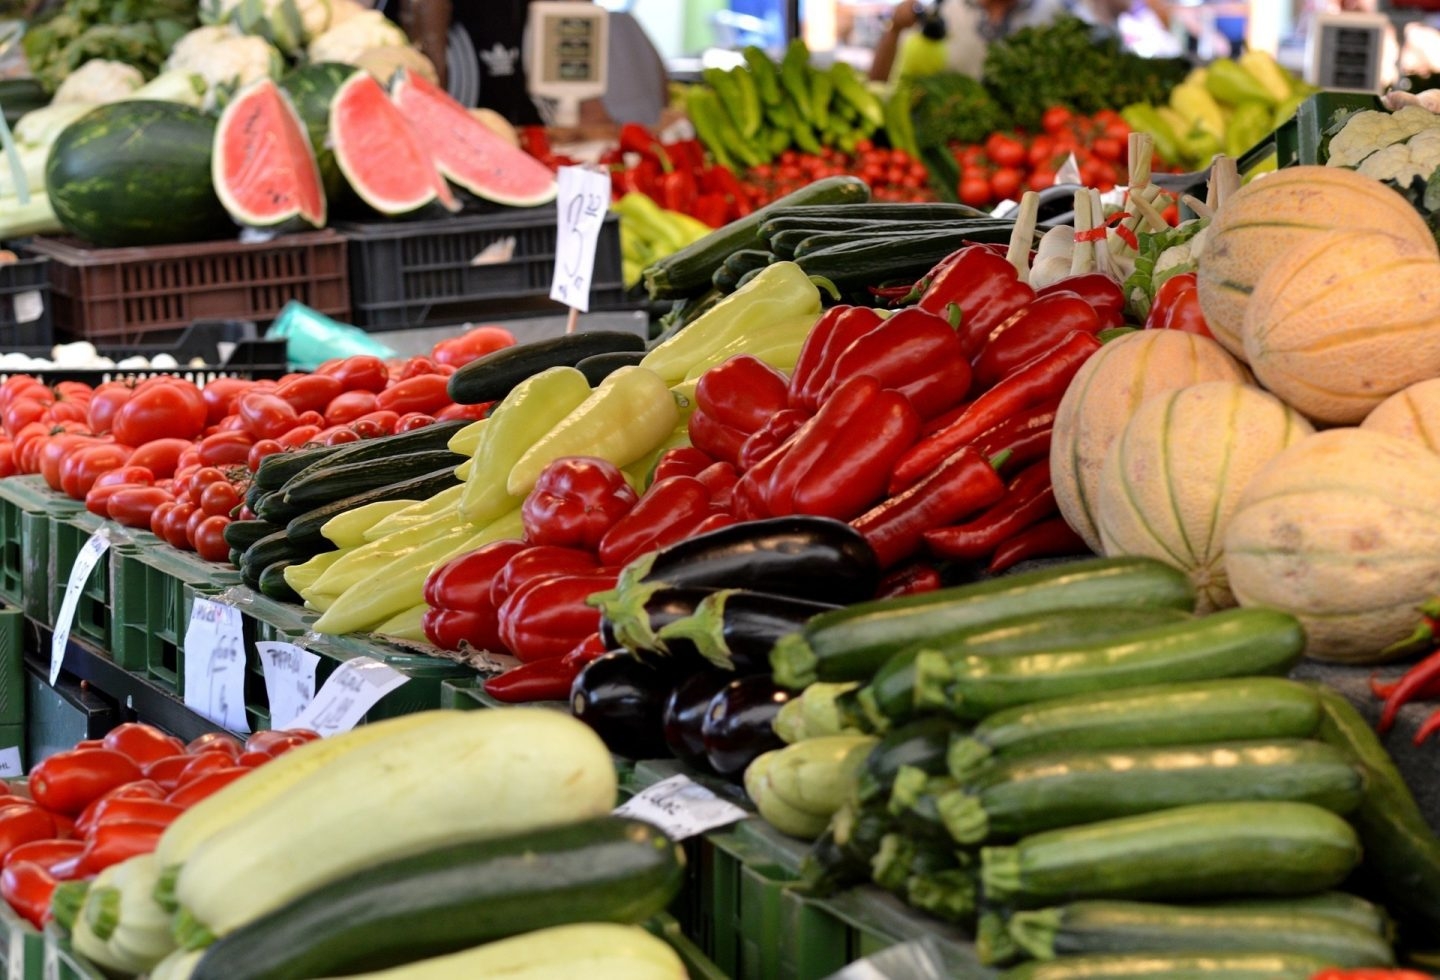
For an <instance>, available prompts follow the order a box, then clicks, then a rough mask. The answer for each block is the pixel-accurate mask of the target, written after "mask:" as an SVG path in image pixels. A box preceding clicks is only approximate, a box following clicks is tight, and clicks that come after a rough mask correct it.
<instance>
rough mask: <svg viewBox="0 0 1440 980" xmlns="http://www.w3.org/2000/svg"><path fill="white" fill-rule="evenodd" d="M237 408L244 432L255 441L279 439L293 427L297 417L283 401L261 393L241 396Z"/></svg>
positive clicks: (296, 413)
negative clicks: (243, 423)
mask: <svg viewBox="0 0 1440 980" xmlns="http://www.w3.org/2000/svg"><path fill="white" fill-rule="evenodd" d="M238 408H239V414H240V417H241V418H242V419H244V421H245V431H246V432H248V433H250V434H251V435H252V436H254V437H255V438H256V439H276V438H279V437H280V436H282V435H284V434H285V433H287V432H289V431H290V430H291V429H293V428H294V427H295V422H296V418H297V416H298V415H299V413H298V412H296V411H295V408H294V407H293V406H292V405H291V404H290V403H289V402H287V401H286V400H285V399H283V398H281V397H279V396H278V395H272V394H267V393H266V392H263V391H249V392H246V393H245V394H243V395H241V396H240V401H239V402H238Z"/></svg>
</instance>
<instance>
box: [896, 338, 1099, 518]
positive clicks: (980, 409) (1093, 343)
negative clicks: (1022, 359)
mask: <svg viewBox="0 0 1440 980" xmlns="http://www.w3.org/2000/svg"><path fill="white" fill-rule="evenodd" d="M1099 349H1100V341H1099V339H1097V338H1096V337H1095V336H1094V335H1092V334H1088V333H1084V332H1082V331H1079V330H1076V331H1074V332H1073V333H1070V334H1067V335H1066V336H1065V339H1064V340H1062V341H1060V343H1058V344H1056V345H1055V346H1054V347H1053V348H1051V349H1050V350H1049V351H1047V352H1045V353H1044V354H1041V355H1040V356H1039V357H1037V358H1035V359H1034V360H1033V361H1031V362H1030V363H1029V364H1026V365H1025V366H1024V367H1022V368H1020V369H1019V370H1017V371H1015V372H1014V373H1013V374H1011V375H1010V376H1009V377H1008V378H1006V379H1005V380H1004V381H1002V382H1000V383H999V384H997V385H996V386H995V387H993V388H991V389H990V390H989V391H987V392H985V394H983V395H981V396H980V397H979V398H977V399H975V401H973V402H972V403H971V404H970V408H969V410H968V411H966V412H965V414H963V415H962V416H960V418H958V419H956V420H955V422H954V424H952V425H950V426H947V427H946V428H944V429H940V430H939V431H937V432H934V433H931V434H930V435H928V436H926V437H925V438H924V439H921V440H920V441H919V442H918V443H916V444H915V445H914V446H913V447H911V449H910V451H909V452H907V453H906V454H905V455H904V456H902V457H900V461H899V462H898V463H896V464H895V474H894V477H893V478H892V479H891V481H890V492H891V493H896V492H898V491H899V490H903V489H905V488H906V487H908V486H910V485H911V484H912V483H915V482H916V481H917V480H919V479H921V478H922V477H924V476H925V474H926V473H929V472H930V471H931V470H933V469H935V467H937V466H939V465H940V463H941V462H943V461H944V460H945V458H946V457H947V456H949V455H950V454H951V453H954V452H955V451H956V450H958V449H959V448H960V447H962V446H966V445H969V444H970V443H971V442H972V441H973V440H974V439H975V438H976V437H978V436H979V435H980V434H981V433H983V432H985V431H986V430H988V429H990V428H991V427H992V426H995V425H997V424H999V423H1000V422H1001V421H1003V420H1004V419H1005V418H1007V417H1009V416H1011V415H1014V414H1017V413H1019V412H1023V411H1024V410H1025V409H1027V408H1032V407H1034V406H1035V405H1041V404H1045V403H1047V402H1052V401H1056V402H1058V401H1059V399H1060V397H1061V396H1062V395H1064V394H1065V389H1066V387H1067V386H1069V384H1070V381H1071V379H1073V378H1074V377H1075V373H1076V372H1077V371H1079V370H1080V366H1081V365H1082V364H1084V363H1085V361H1086V359H1087V358H1089V357H1090V355H1091V354H1093V353H1095V352H1096V351H1097V350H1099Z"/></svg>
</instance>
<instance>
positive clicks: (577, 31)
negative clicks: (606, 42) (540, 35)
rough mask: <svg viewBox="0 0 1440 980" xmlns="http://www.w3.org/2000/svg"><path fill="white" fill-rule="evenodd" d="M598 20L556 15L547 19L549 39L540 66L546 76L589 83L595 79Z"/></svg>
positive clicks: (561, 80)
mask: <svg viewBox="0 0 1440 980" xmlns="http://www.w3.org/2000/svg"><path fill="white" fill-rule="evenodd" d="M598 23H599V22H598V21H596V20H594V19H592V18H589V17H556V18H554V19H552V20H551V21H550V22H549V24H550V27H551V30H552V31H553V39H552V40H551V42H550V43H549V44H547V45H546V46H545V50H546V53H547V55H548V57H547V58H546V62H545V64H544V65H543V66H542V67H541V72H542V74H543V75H544V77H545V78H546V79H549V80H552V81H557V82H593V81H595V80H597V79H598V78H599V75H600V66H599V65H600V59H599V51H598V50H597V46H598V41H599V38H598V37H597V35H598V33H599V32H598V30H597V27H598Z"/></svg>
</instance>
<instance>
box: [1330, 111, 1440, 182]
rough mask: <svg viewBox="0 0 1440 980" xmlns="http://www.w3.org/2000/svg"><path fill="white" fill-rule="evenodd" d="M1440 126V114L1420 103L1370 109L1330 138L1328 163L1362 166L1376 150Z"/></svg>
mask: <svg viewBox="0 0 1440 980" xmlns="http://www.w3.org/2000/svg"><path fill="white" fill-rule="evenodd" d="M1437 127H1440V116H1437V115H1436V114H1435V113H1433V112H1431V111H1430V110H1428V109H1425V108H1423V107H1421V106H1418V105H1407V106H1404V107H1402V108H1401V109H1398V110H1397V111H1395V112H1383V111H1381V110H1378V109H1366V110H1364V111H1362V112H1357V113H1355V114H1354V115H1353V116H1351V117H1350V118H1349V119H1348V120H1346V122H1345V125H1344V126H1343V127H1341V129H1340V132H1338V133H1336V134H1335V136H1334V137H1333V138H1332V139H1331V140H1330V151H1329V152H1330V156H1329V158H1328V159H1327V160H1326V161H1325V162H1326V163H1327V164H1328V165H1329V166H1332V167H1358V166H1359V165H1360V164H1362V163H1364V162H1365V159H1366V157H1368V156H1370V155H1371V154H1372V153H1376V152H1378V151H1380V150H1383V149H1384V148H1385V147H1387V146H1391V145H1393V144H1395V143H1403V142H1404V141H1405V140H1408V139H1409V138H1410V137H1412V136H1414V135H1415V134H1416V133H1418V132H1420V131H1421V130H1425V129H1434V128H1437Z"/></svg>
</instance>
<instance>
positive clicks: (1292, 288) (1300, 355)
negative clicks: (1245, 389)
mask: <svg viewBox="0 0 1440 980" xmlns="http://www.w3.org/2000/svg"><path fill="white" fill-rule="evenodd" d="M1245 353H1246V356H1247V357H1248V359H1249V361H1250V367H1251V369H1252V370H1253V371H1254V372H1255V376H1256V378H1258V379H1259V381H1260V383H1261V384H1263V385H1264V386H1265V387H1266V388H1269V389H1270V390H1271V391H1273V392H1275V394H1277V395H1279V396H1280V397H1281V398H1283V399H1285V401H1287V402H1289V403H1290V404H1291V405H1293V406H1294V407H1295V408H1297V409H1299V410H1300V411H1301V412H1303V413H1304V414H1305V415H1307V416H1309V417H1310V418H1311V419H1313V420H1315V421H1317V422H1323V423H1328V424H1331V425H1354V424H1356V423H1358V422H1360V421H1361V420H1363V419H1364V418H1365V416H1366V415H1368V414H1369V413H1370V410H1371V409H1373V408H1374V407H1375V406H1376V405H1378V404H1380V402H1382V401H1384V400H1385V399H1386V398H1387V397H1389V396H1390V395H1392V394H1394V393H1395V392H1397V391H1399V390H1400V389H1402V388H1405V387H1407V386H1409V385H1411V384H1414V383H1415V382H1417V381H1424V380H1426V379H1428V378H1434V377H1437V376H1440V258H1437V256H1436V252H1435V243H1434V242H1433V241H1432V240H1429V239H1428V238H1427V240H1426V241H1425V242H1424V243H1418V242H1415V241H1412V240H1411V239H1409V238H1403V237H1400V236H1397V235H1392V234H1389V233H1388V232H1384V231H1377V230H1374V229H1368V230H1366V229H1361V230H1355V231H1343V232H1339V231H1337V232H1331V233H1328V234H1325V235H1320V236H1317V237H1313V238H1311V239H1309V240H1307V241H1304V242H1301V243H1299V244H1297V245H1296V247H1295V248H1294V249H1292V250H1291V251H1290V252H1289V253H1288V254H1286V255H1284V256H1281V257H1280V258H1278V259H1276V261H1275V262H1274V263H1273V264H1272V265H1271V266H1270V269H1269V271H1268V272H1266V273H1265V275H1264V276H1262V277H1261V278H1260V281H1259V284H1258V285H1257V286H1256V288H1255V292H1254V294H1252V296H1251V297H1250V303H1249V306H1248V308H1247V310H1246V313H1245Z"/></svg>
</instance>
